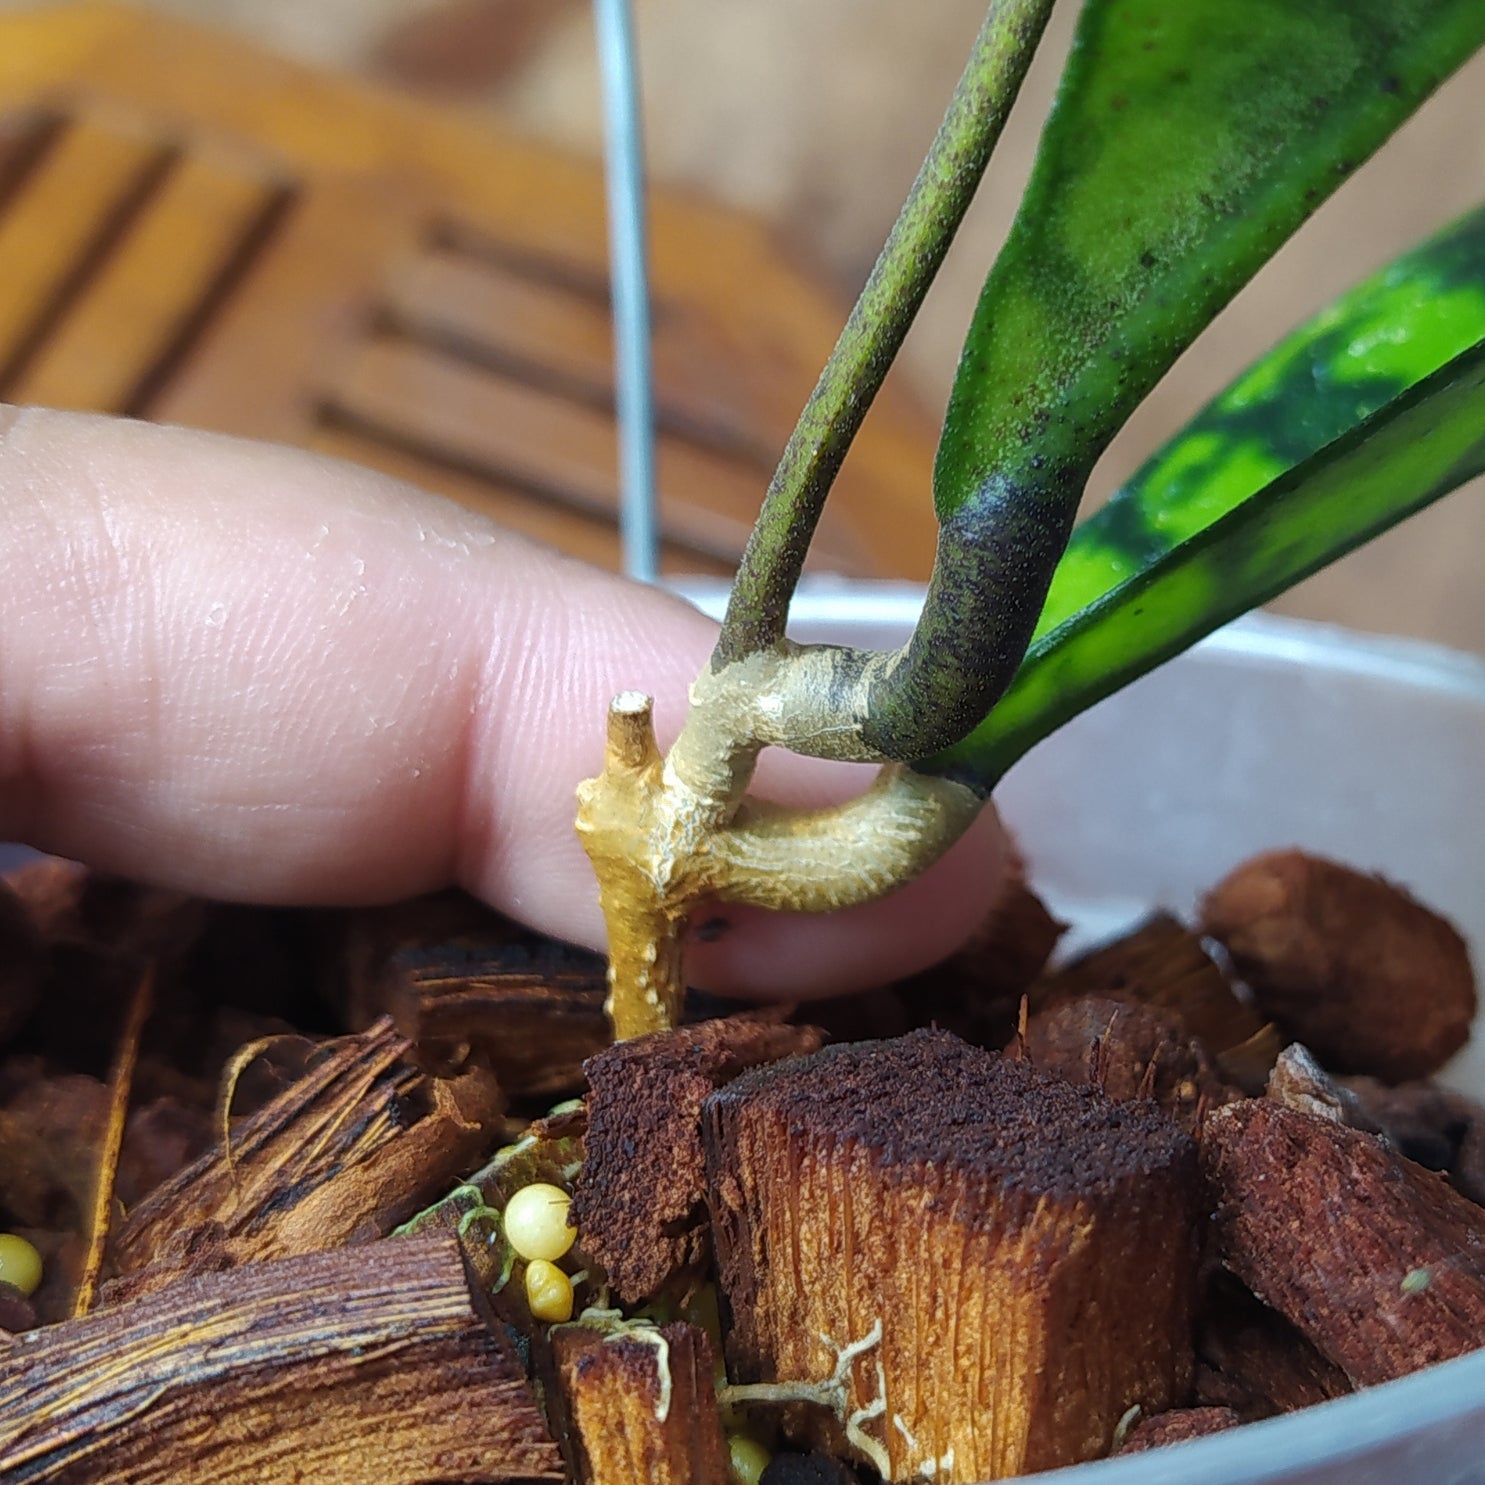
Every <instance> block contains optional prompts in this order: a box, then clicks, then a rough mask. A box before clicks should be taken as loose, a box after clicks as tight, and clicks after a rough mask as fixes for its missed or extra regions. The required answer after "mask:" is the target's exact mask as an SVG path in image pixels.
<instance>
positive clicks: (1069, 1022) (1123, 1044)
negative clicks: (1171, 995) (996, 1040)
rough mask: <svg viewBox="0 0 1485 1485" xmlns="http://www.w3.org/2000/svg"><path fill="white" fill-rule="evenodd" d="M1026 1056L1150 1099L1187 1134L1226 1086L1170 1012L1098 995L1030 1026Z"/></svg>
mask: <svg viewBox="0 0 1485 1485" xmlns="http://www.w3.org/2000/svg"><path fill="white" fill-rule="evenodd" d="M1024 1049H1025V1053H1026V1056H1027V1057H1028V1058H1029V1059H1030V1060H1031V1063H1032V1065H1033V1066H1034V1067H1037V1068H1040V1069H1041V1070H1042V1071H1043V1072H1052V1073H1057V1074H1058V1075H1059V1076H1061V1077H1064V1078H1067V1079H1068V1080H1069V1081H1071V1082H1074V1083H1082V1084H1085V1085H1088V1086H1090V1087H1094V1088H1101V1089H1102V1090H1103V1091H1104V1092H1105V1093H1107V1094H1108V1095H1109V1097H1110V1098H1116V1099H1120V1100H1125V1099H1131V1098H1149V1099H1153V1100H1154V1102H1155V1103H1156V1104H1158V1105H1159V1106H1160V1107H1161V1108H1162V1109H1164V1110H1165V1112H1166V1114H1168V1115H1169V1116H1170V1117H1171V1118H1172V1119H1174V1120H1175V1122H1176V1123H1177V1124H1179V1125H1180V1126H1181V1128H1182V1129H1184V1130H1186V1131H1187V1133H1194V1132H1195V1130H1196V1127H1197V1125H1198V1124H1199V1123H1200V1122H1201V1118H1202V1115H1203V1113H1204V1112H1205V1110H1206V1109H1208V1108H1215V1107H1218V1106H1219V1105H1221V1104H1224V1103H1228V1102H1231V1100H1232V1099H1234V1098H1239V1097H1241V1096H1242V1095H1241V1094H1239V1093H1238V1091H1237V1090H1236V1089H1235V1088H1229V1087H1228V1086H1227V1084H1225V1083H1224V1082H1223V1081H1222V1079H1221V1078H1220V1077H1218V1076H1217V1073H1216V1071H1215V1069H1214V1068H1213V1067H1212V1065H1211V1063H1210V1062H1209V1061H1208V1059H1207V1055H1206V1052H1205V1050H1204V1049H1203V1047H1202V1045H1201V1043H1200V1042H1197V1041H1194V1040H1193V1039H1192V1038H1191V1036H1190V1035H1189V1034H1188V1033H1187V1031H1186V1028H1185V1026H1184V1024H1183V1023H1182V1022H1181V1021H1180V1020H1179V1019H1178V1018H1177V1017H1175V1016H1171V1015H1164V1014H1162V1013H1161V1012H1159V1011H1156V1010H1154V1009H1153V1008H1151V1007H1149V1006H1144V1005H1140V1004H1138V1003H1137V1002H1132V1001H1117V1000H1105V999H1103V998H1101V997H1099V996H1096V995H1085V996H1081V997H1080V998H1079V999H1077V1000H1066V1001H1062V1002H1061V1003H1059V1004H1057V1005H1053V1006H1051V1007H1049V1008H1048V1009H1047V1010H1044V1011H1039V1012H1038V1013H1037V1014H1036V1015H1034V1016H1032V1017H1031V1018H1030V1020H1029V1021H1028V1023H1027V1027H1026V1039H1025V1043H1024Z"/></svg>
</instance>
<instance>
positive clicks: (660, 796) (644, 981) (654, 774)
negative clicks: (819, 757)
mask: <svg viewBox="0 0 1485 1485" xmlns="http://www.w3.org/2000/svg"><path fill="white" fill-rule="evenodd" d="M808 653H809V654H810V655H811V661H810V664H811V670H812V672H813V671H814V670H818V669H819V668H820V658H821V652H820V651H814V652H808ZM805 654H806V652H802V651H798V650H797V649H796V648H795V647H793V646H790V645H788V644H787V643H785V644H783V645H781V646H779V648H778V649H777V650H776V651H773V652H770V653H769V654H768V655H766V656H753V657H750V659H749V660H748V661H747V662H744V663H743V664H740V665H737V666H729V667H726V668H724V669H723V670H722V671H721V672H716V673H712V674H709V675H704V676H703V677H701V678H700V679H699V680H698V681H697V683H696V685H695V686H694V687H693V688H692V693H691V709H690V712H689V714H688V716H687V719H686V725H685V727H684V728H683V729H682V732H681V735H680V737H679V738H678V739H677V740H676V743H675V746H674V747H673V748H672V749H671V751H670V753H669V755H668V756H667V757H665V758H662V757H661V754H660V749H659V746H658V744H657V743H656V740H655V728H654V711H653V703H652V700H651V698H650V697H648V696H646V695H644V694H643V693H641V692H637V691H622V692H620V693H619V695H617V696H616V697H614V699H613V701H612V702H611V703H610V706H609V713H608V741H607V746H606V748H605V751H604V762H603V771H602V773H601V774H599V775H598V777H596V778H592V779H588V780H587V781H586V782H584V783H583V784H581V785H579V786H578V815H577V830H578V833H579V835H580V836H581V838H582V842H583V846H584V849H585V850H586V851H587V853H588V856H589V858H590V860H591V861H592V862H593V869H594V872H595V873H596V875H597V877H598V891H599V902H600V905H601V907H602V909H603V916H604V923H605V926H606V928H607V930H608V940H609V1001H608V1009H609V1015H610V1018H611V1020H612V1021H613V1026H614V1034H615V1036H616V1037H617V1038H618V1039H620V1040H624V1039H626V1038H629V1037H633V1036H640V1035H643V1034H644V1033H646V1032H650V1031H661V1030H666V1029H668V1028H670V1027H672V1026H674V1025H675V1024H676V1023H677V1021H678V1020H679V1017H680V1011H681V1003H682V1000H683V998H684V995H685V975H684V968H683V963H682V958H683V955H682V942H683V937H684V934H685V928H686V923H687V920H688V918H689V917H690V914H691V913H692V911H694V909H695V908H696V907H697V905H698V904H699V903H700V902H702V901H703V900H704V899H714V900H720V901H727V902H744V903H750V904H754V905H756V906H762V907H770V908H782V909H786V910H793V911H803V912H823V911H830V910H834V909H837V908H845V907H851V906H854V905H855V904H857V903H861V902H866V901H869V900H871V899H872V898H875V897H880V896H882V895H883V894H885V893H886V892H889V891H891V890H892V889H893V888H894V887H897V886H900V885H901V884H902V883H903V882H906V881H908V880H909V879H910V878H911V877H914V876H916V875H917V874H918V873H919V872H920V871H922V870H923V869H924V868H926V867H927V866H929V865H931V864H932V863H933V862H934V861H935V860H937V859H938V857H939V856H941V855H942V854H943V852H944V851H946V850H947V849H948V847H949V846H950V845H952V844H953V843H954V841H955V840H957V839H958V838H959V836H960V835H961V834H962V833H963V832H964V830H965V829H966V827H967V826H968V825H969V823H970V821H971V820H973V819H974V817H975V815H976V814H977V813H978V812H979V809H980V806H981V804H982V802H983V801H982V800H981V799H980V798H979V797H978V796H977V795H976V794H974V793H973V792H972V791H971V790H969V789H966V788H964V787H963V786H962V785H959V784H955V783H950V782H948V781H947V780H944V779H938V778H930V777H928V776H926V775H922V774H916V773H914V772H912V771H911V770H910V769H907V768H903V767H900V766H897V765H889V766H888V767H885V768H883V769H882V770H881V772H880V773H879V774H878V776H877V778H876V781H875V782H874V783H873V784H872V786H871V787H870V788H869V789H868V790H867V791H866V792H865V793H864V794H862V795H860V796H858V797H857V798H855V799H852V800H848V801H847V802H845V803H843V804H840V805H834V806H831V807H828V808H825V809H815V810H801V809H786V808H783V807H780V806H777V805H772V804H768V803H766V802H764V801H760V800H753V799H750V798H747V797H745V792H746V789H747V785H748V781H749V779H750V778H751V777H752V772H753V765H754V763H755V761H756V759H757V756H758V753H759V752H760V751H761V749H762V747H763V745H764V742H765V741H767V742H770V743H781V744H782V745H784V746H786V747H787V746H790V745H791V744H792V743H793V742H794V741H795V739H794V738H793V737H792V735H791V734H790V733H789V731H788V729H787V723H786V724H784V725H782V726H781V722H780V717H781V715H782V716H783V717H784V718H786V719H787V718H789V717H790V716H791V712H792V709H788V708H782V707H780V706H779V705H778V697H779V695H780V693H781V691H782V692H787V690H788V687H789V685H790V683H791V682H792V681H794V680H796V679H797V676H796V674H795V672H796V671H797V670H798V669H799V668H800V667H801V664H802V663H803V660H804V656H805ZM801 725H803V726H805V727H813V726H814V725H815V722H814V718H813V716H812V715H810V714H806V715H805V716H804V717H803V718H802V722H801ZM799 741H800V742H801V744H802V743H803V741H804V739H803V738H801V739H799ZM801 750H804V749H803V748H801Z"/></svg>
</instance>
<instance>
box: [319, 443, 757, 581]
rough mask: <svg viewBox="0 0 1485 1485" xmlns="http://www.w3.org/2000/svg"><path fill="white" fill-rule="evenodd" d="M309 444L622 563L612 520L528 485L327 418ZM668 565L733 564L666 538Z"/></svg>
mask: <svg viewBox="0 0 1485 1485" xmlns="http://www.w3.org/2000/svg"><path fill="white" fill-rule="evenodd" d="M308 446H309V447H310V448H312V449H314V450H315V451H316V452H318V453H321V454H329V455H330V456H331V457H332V458H336V459H346V460H348V461H349V462H350V463H352V464H364V465H365V466H366V467H367V468H368V469H375V470H379V471H380V472H381V473H382V474H386V475H390V476H391V477H392V478H393V479H398V480H402V481H404V482H405V483H407V484H412V485H422V486H423V487H424V488H425V489H428V488H432V489H437V490H438V491H439V493H440V494H443V495H447V496H448V497H449V498H450V499H451V500H456V501H458V503H459V504H460V505H466V506H468V507H469V508H470V509H471V510H477V511H479V512H481V513H482V514H484V515H487V516H489V517H490V518H491V519H492V520H494V521H497V522H499V524H500V525H502V526H504V527H506V528H507V529H508V530H510V531H518V532H520V533H521V535H522V536H529V537H531V538H533V539H534V540H536V541H541V542H545V543H547V544H548V545H549V546H555V547H561V548H562V550H563V551H565V552H567V553H569V554H570V555H572V556H574V557H581V558H582V559H583V561H585V562H592V563H593V564H594V565H595V566H598V567H609V568H614V567H617V566H618V565H619V560H620V550H619V532H618V528H617V527H616V526H615V525H614V523H613V522H612V521H611V520H608V519H606V518H605V517H603V516H599V515H589V514H586V513H584V512H582V511H575V510H572V509H571V508H570V507H567V506H561V505H556V504H554V503H553V502H552V501H550V500H547V499H545V498H544V497H542V496H540V495H533V494H532V493H531V492H530V491H529V490H517V489H515V488H514V487H512V486H508V485H502V484H500V483H498V482H497V481H494V480H490V479H485V478H482V477H480V476H477V475H471V474H464V473H461V472H460V471H459V470H456V469H439V470H437V471H436V472H432V474H431V477H430V466H429V464H428V462H427V460H425V459H423V458H421V457H420V456H419V455H417V454H412V453H408V452H407V451H405V450H403V449H400V448H397V447H396V446H395V445H393V444H388V443H384V442H382V441H380V440H378V439H375V438H372V437H368V436H367V435H365V434H364V433H359V432H357V431H355V430H354V429H350V428H338V427H336V426H334V425H333V424H326V425H324V426H323V427H321V428H319V429H318V430H317V431H316V432H315V434H314V435H313V437H312V438H311V439H310V440H309V445H308ZM661 558H662V560H663V562H664V565H665V566H666V567H667V569H669V570H670V571H674V572H692V573H707V574H711V575H715V576H725V575H726V574H727V573H729V572H730V571H731V570H732V564H731V563H730V562H727V561H720V560H718V559H717V558H715V557H709V556H707V555H705V554H704V553H701V552H695V551H692V550H691V549H690V548H689V547H684V546H680V545H678V544H677V543H675V542H663V543H662V544H661Z"/></svg>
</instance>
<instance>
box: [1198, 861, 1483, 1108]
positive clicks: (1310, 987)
mask: <svg viewBox="0 0 1485 1485" xmlns="http://www.w3.org/2000/svg"><path fill="white" fill-rule="evenodd" d="M1201 911H1202V923H1203V927H1204V929H1205V931H1206V932H1207V933H1209V934H1211V935H1212V936H1213V937H1214V938H1216V939H1218V940H1220V941H1221V943H1222V944H1223V945H1224V947H1225V948H1226V949H1227V952H1228V953H1229V954H1230V955H1231V956H1232V961H1233V964H1234V966H1235V968H1236V969H1237V971H1238V973H1239V974H1241V975H1242V977H1243V979H1244V980H1246V981H1247V983H1248V985H1249V986H1250V988H1251V989H1252V991H1253V994H1254V996H1255V997H1256V999H1257V1001H1258V1004H1259V1006H1260V1007H1261V1008H1262V1010H1263V1012H1264V1014H1265V1015H1268V1016H1271V1017H1272V1018H1273V1019H1274V1020H1275V1021H1277V1022H1278V1023H1279V1024H1280V1026H1282V1027H1283V1028H1284V1030H1285V1031H1286V1032H1287V1033H1288V1035H1289V1036H1291V1037H1292V1038H1294V1039H1295V1040H1297V1041H1301V1042H1303V1043H1304V1044H1305V1045H1306V1046H1307V1047H1309V1048H1310V1050H1311V1051H1312V1052H1314V1054H1315V1055H1316V1057H1318V1058H1319V1060H1320V1062H1321V1063H1322V1064H1323V1065H1324V1066H1325V1067H1326V1068H1328V1069H1329V1070H1330V1071H1332V1072H1336V1073H1370V1074H1372V1075H1373V1076H1375V1077H1380V1078H1382V1079H1383V1080H1385V1081H1386V1082H1390V1083H1396V1082H1402V1081H1404V1080H1406V1079H1408V1078H1421V1077H1425V1076H1427V1075H1428V1074H1429V1073H1431V1072H1433V1071H1435V1070H1436V1069H1437V1068H1438V1067H1440V1066H1441V1065H1442V1064H1443V1063H1444V1062H1445V1061H1446V1060H1447V1059H1448V1058H1449V1057H1451V1056H1452V1055H1453V1054H1454V1053H1455V1052H1457V1051H1458V1050H1459V1049H1460V1047H1462V1046H1463V1045H1464V1043H1465V1040H1466V1038H1467V1037H1468V1036H1469V1031H1470V1025H1471V1023H1472V1022H1473V1020H1474V1015H1475V981H1474V973H1473V971H1472V970H1471V968H1470V961H1469V952H1468V950H1467V949H1466V947H1465V943H1464V940H1463V939H1462V938H1461V937H1460V936H1459V934H1458V933H1457V932H1456V931H1455V929H1454V927H1453V926H1452V925H1451V924H1450V923H1448V922H1447V921H1446V920H1445V919H1443V918H1441V917H1440V916H1439V915H1438V914H1437V913H1434V912H1431V911H1430V910H1429V909H1428V908H1426V907H1424V906H1423V905H1422V904H1421V903H1419V902H1417V901H1415V900H1414V899H1413V898H1412V897H1410V896H1409V895H1408V893H1406V892H1405V891H1404V890H1403V889H1402V888H1401V887H1398V886H1395V885H1394V884H1393V883H1391V882H1388V881H1386V880H1384V879H1383V878H1381V877H1375V876H1367V875H1366V874H1365V873H1362V872H1358V871H1353V870H1351V869H1350V868H1349V867H1345V866H1339V865H1337V864H1336V863H1335V862H1333V861H1326V860H1323V859H1322V858H1320V857H1318V856H1309V855H1306V854H1305V853H1304V852H1302V851H1275V852H1272V853H1270V854H1268V855H1264V856H1258V857H1255V858H1254V859H1253V860H1251V861H1248V862H1245V863H1244V864H1243V865H1242V866H1240V867H1238V869H1237V870H1236V871H1234V872H1233V873H1232V874H1231V875H1230V876H1228V877H1227V878H1226V879H1225V880H1223V881H1222V882H1220V883H1219V884H1218V885H1217V886H1216V887H1215V888H1213V890H1212V891H1211V893H1210V894H1209V895H1208V896H1207V898H1206V900H1205V901H1204V902H1203V903H1202V910H1201Z"/></svg>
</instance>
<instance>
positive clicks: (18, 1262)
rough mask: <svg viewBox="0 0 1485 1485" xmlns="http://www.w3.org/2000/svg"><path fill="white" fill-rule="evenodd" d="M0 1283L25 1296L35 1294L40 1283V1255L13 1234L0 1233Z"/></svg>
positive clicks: (21, 1238)
mask: <svg viewBox="0 0 1485 1485" xmlns="http://www.w3.org/2000/svg"><path fill="white" fill-rule="evenodd" d="M0 1282H3V1283H6V1284H13V1285H14V1286H15V1287H16V1288H17V1289H19V1290H20V1291H21V1293H22V1294H26V1295H31V1294H35V1293H36V1289H37V1286H38V1285H39V1284H40V1283H41V1254H40V1253H38V1252H37V1251H36V1249H35V1248H33V1247H32V1246H31V1244H30V1243H28V1242H27V1241H26V1240H25V1238H23V1237H17V1236H16V1234H15V1233H13V1232H0Z"/></svg>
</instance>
